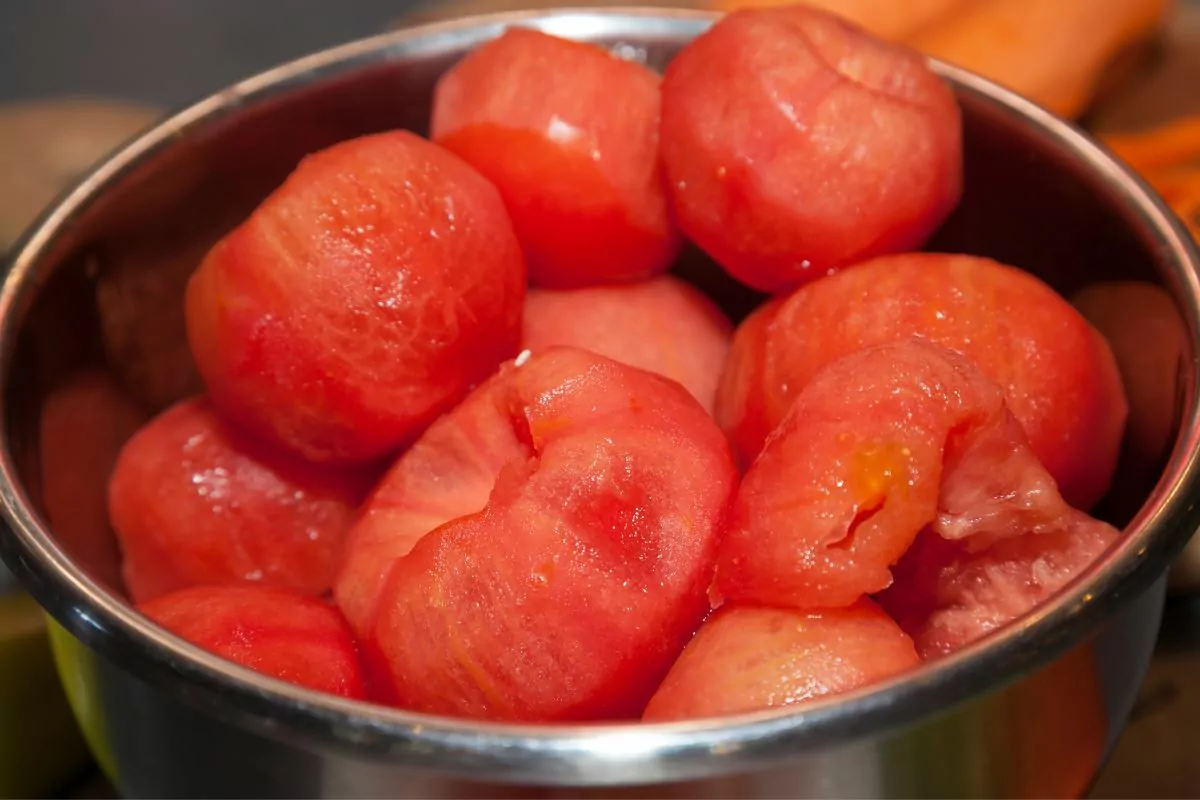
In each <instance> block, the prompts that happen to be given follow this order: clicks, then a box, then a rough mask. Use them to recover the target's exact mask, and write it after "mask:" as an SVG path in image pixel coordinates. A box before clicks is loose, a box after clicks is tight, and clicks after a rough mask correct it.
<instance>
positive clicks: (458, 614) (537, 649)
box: [371, 348, 737, 722]
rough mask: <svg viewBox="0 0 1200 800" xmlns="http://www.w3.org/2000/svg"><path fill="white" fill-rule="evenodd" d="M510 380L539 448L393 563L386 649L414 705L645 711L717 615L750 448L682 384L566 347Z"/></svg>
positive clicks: (565, 712)
mask: <svg viewBox="0 0 1200 800" xmlns="http://www.w3.org/2000/svg"><path fill="white" fill-rule="evenodd" d="M501 380H502V381H504V382H505V385H506V389H507V393H508V397H507V402H506V403H505V407H506V408H507V409H508V420H507V421H506V424H507V425H508V426H509V427H511V428H512V429H513V430H515V431H516V435H517V438H518V440H519V441H521V442H524V443H525V446H526V447H527V448H528V453H529V455H518V456H516V457H514V458H512V459H511V460H510V461H509V462H508V463H507V464H505V465H504V466H503V467H502V468H501V469H500V471H499V475H498V476H497V478H496V481H495V486H494V488H493V489H492V492H491V495H490V497H489V499H488V501H487V505H486V506H485V507H484V508H483V509H482V510H481V511H479V512H478V513H474V514H466V515H464V516H460V517H458V518H456V519H453V520H451V521H449V522H447V523H445V524H444V525H442V526H440V527H438V528H436V529H435V530H433V531H431V532H430V533H428V534H426V535H425V536H424V537H422V538H421V539H420V540H419V541H418V542H417V544H416V546H415V547H414V548H413V549H412V551H411V552H410V553H409V554H408V555H406V556H404V557H402V558H400V559H399V560H397V561H396V562H395V563H394V564H393V566H392V568H391V574H390V576H389V577H388V579H387V583H386V585H385V587H384V590H383V593H382V595H381V596H380V599H379V603H378V611H377V615H376V619H375V627H374V632H373V637H372V640H371V646H372V648H373V651H374V652H375V653H377V654H378V659H379V661H380V662H381V664H382V670H383V672H384V674H385V676H386V678H387V679H388V681H389V683H390V688H391V689H392V695H393V697H394V701H395V702H396V703H397V704H399V705H401V706H404V707H407V708H412V709H417V710H420V711H425V712H430V713H439V714H448V715H452V716H468V717H477V718H488V719H504V720H522V721H529V722H533V721H565V720H597V719H616V718H629V717H636V716H637V715H639V714H640V713H641V711H642V709H643V708H644V706H645V703H646V701H647V700H648V699H649V698H650V695H651V694H652V693H653V692H654V689H655V687H656V686H657V685H658V683H659V682H660V681H661V679H662V677H663V676H664V675H665V674H666V672H667V670H668V669H669V668H670V666H671V663H672V662H673V661H674V660H675V658H676V657H677V656H678V655H679V653H680V651H681V650H682V649H683V646H684V644H685V643H686V642H687V640H688V639H689V638H690V637H691V635H692V634H693V633H694V631H695V630H696V628H697V627H698V626H699V624H700V622H701V620H702V619H703V617H704V614H705V612H706V611H707V606H708V604H707V602H706V589H707V587H708V585H709V582H710V580H711V577H712V564H713V557H714V555H715V549H716V544H717V538H718V535H719V533H720V531H721V528H722V525H723V523H724V521H725V517H726V513H727V510H728V505H729V500H730V497H731V495H732V492H733V490H734V488H735V486H736V482H737V470H736V466H735V464H734V461H733V455H732V453H731V451H730V449H729V446H728V443H727V442H726V441H725V440H724V437H723V436H722V435H721V432H720V430H719V429H718V428H717V426H716V424H715V423H714V422H713V421H712V419H711V418H710V417H709V416H708V415H707V414H706V413H705V412H704V409H702V408H701V407H700V405H699V404H698V403H697V402H696V401H695V400H694V399H693V398H692V397H691V396H689V395H688V394H687V392H686V391H685V390H684V389H683V388H681V387H680V386H679V385H678V384H676V383H673V382H671V381H667V380H664V379H662V378H660V377H658V376H656V375H652V374H651V373H648V372H644V371H642V370H638V369H635V368H633V367H628V366H625V365H622V364H618V363H616V362H614V361H610V360H608V359H605V358H603V357H601V356H597V355H594V354H591V353H587V352H585V351H580V350H573V349H566V348H564V349H556V350H551V351H549V352H547V353H545V354H542V355H539V356H535V357H533V358H532V359H530V360H529V361H528V362H527V363H524V365H523V366H519V367H515V366H514V367H510V368H508V369H506V371H505V372H504V373H503V374H502V376H501ZM514 449H515V448H514ZM402 535H404V536H407V535H408V534H407V533H403V534H402Z"/></svg>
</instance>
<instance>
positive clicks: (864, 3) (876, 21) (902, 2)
mask: <svg viewBox="0 0 1200 800" xmlns="http://www.w3.org/2000/svg"><path fill="white" fill-rule="evenodd" d="M972 1H973V0H803V2H804V4H805V5H810V6H813V7H815V8H820V9H824V10H825V11H829V12H832V13H834V14H837V15H838V16H840V17H843V18H845V19H847V20H849V21H850V22H853V23H854V24H855V25H858V26H859V27H861V28H863V29H864V30H866V31H868V32H870V33H873V34H874V35H876V36H878V37H880V38H882V39H890V40H892V41H901V40H903V39H906V38H908V37H909V36H912V35H913V34H915V33H917V32H918V31H920V30H922V29H924V28H926V27H928V26H930V25H932V24H934V23H936V22H937V21H938V20H939V19H941V18H942V17H945V16H946V14H948V13H950V12H952V11H954V10H955V9H957V8H958V7H959V6H964V5H968V4H969V3H970V2H972ZM1034 1H1035V2H1040V1H1041V0H1034ZM795 3H796V0H709V3H708V5H709V6H710V7H711V8H714V9H717V10H719V11H736V10H737V9H741V8H762V7H764V6H777V5H793V4H795Z"/></svg>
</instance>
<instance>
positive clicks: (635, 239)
mask: <svg viewBox="0 0 1200 800" xmlns="http://www.w3.org/2000/svg"><path fill="white" fill-rule="evenodd" d="M659 83H660V81H659V77H658V76H657V75H656V74H655V73H654V72H652V71H651V70H649V69H647V68H646V67H644V66H642V65H640V64H635V63H633V62H630V61H625V60H622V59H620V58H618V57H616V56H614V55H612V54H611V53H609V52H608V51H606V50H603V49H601V48H600V47H597V46H595V45H591V44H583V43H580V42H572V41H567V40H565V39H559V38H556V37H553V36H549V35H547V34H544V33H539V32H537V31H533V30H523V29H513V30H510V31H508V32H507V33H505V34H504V35H503V36H501V37H500V38H499V39H496V40H495V41H492V42H490V43H488V44H485V45H483V46H482V47H480V48H478V49H477V50H475V51H474V52H472V53H471V54H470V55H468V56H467V57H466V58H464V59H463V60H462V61H461V62H459V64H458V65H457V66H455V67H454V68H452V69H451V70H450V71H449V72H447V73H446V75H445V76H443V78H442V79H441V80H440V81H439V82H438V85H437V89H436V91H435V95H434V104H433V124H432V130H433V138H434V140H435V141H437V142H438V143H439V144H442V145H444V146H445V147H447V148H449V149H451V150H453V151H454V152H455V153H458V154H459V155H460V156H462V157H463V158H464V159H466V160H467V161H468V162H469V163H470V164H471V165H472V166H474V167H475V168H476V169H478V170H479V171H480V172H482V173H483V174H484V175H486V176H487V177H488V178H489V179H491V181H492V182H493V183H495V184H496V187H497V188H499V190H500V193H501V194H502V195H503V196H504V200H505V203H506V205H507V206H508V210H509V213H510V214H511V215H512V220H513V225H514V226H515V228H516V231H517V235H518V237H519V238H520V240H521V244H522V246H523V247H524V249H525V256H526V258H527V259H528V262H529V275H530V279H531V280H532V281H533V282H534V283H535V284H537V285H540V286H548V287H556V288H574V287H579V286H586V285H591V284H597V283H609V282H613V281H625V280H630V279H635V278H645V277H649V276H651V275H654V274H656V273H659V272H663V271H665V270H666V269H667V268H668V267H669V266H670V265H671V262H672V261H673V260H674V259H675V256H676V255H677V254H678V252H679V248H680V245H681V242H682V238H681V236H680V234H679V232H678V230H677V228H676V226H675V223H674V221H673V219H672V217H671V214H670V211H669V209H668V203H667V192H666V186H665V184H664V182H663V178H662V170H661V168H660V165H659V148H658V124H659V109H660V105H661V95H660V92H659Z"/></svg>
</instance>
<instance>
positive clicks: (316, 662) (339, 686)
mask: <svg viewBox="0 0 1200 800" xmlns="http://www.w3.org/2000/svg"><path fill="white" fill-rule="evenodd" d="M138 610H139V611H141V612H142V613H143V614H145V615H146V616H147V617H149V618H150V619H152V620H154V621H155V622H157V623H158V624H159V625H161V626H163V627H164V628H166V629H167V630H169V631H171V632H172V633H174V634H176V635H177V636H180V637H181V638H184V639H187V640H188V641H189V642H191V643H192V644H194V645H196V646H198V647H202V648H204V649H205V650H208V651H209V652H211V653H215V654H216V655H218V656H221V657H222V658H225V659H228V660H229V661H233V662H235V663H237V664H240V665H242V666H243V667H248V668H249V669H252V670H255V671H256V672H261V673H263V674H264V675H270V676H271V677H273V678H279V679H280V680H284V681H288V682H289V683H294V684H297V685H298V686H304V687H307V688H309V689H316V690H317V691H319V692H327V693H329V694H335V695H341V696H342V697H349V698H354V699H365V698H366V689H365V687H364V680H363V673H362V667H361V665H360V664H359V658H358V646H357V645H356V644H355V642H354V637H353V636H352V635H351V633H350V628H349V627H347V626H346V622H345V620H343V619H342V618H341V616H340V615H339V614H338V612H337V609H335V608H334V607H333V606H331V605H329V604H328V603H326V602H325V601H323V600H318V599H317V598H315V597H307V596H305V595H300V594H295V593H292V592H289V591H286V590H284V589H276V588H272V587H268V586H195V587H192V588H190V589H183V590H180V591H178V592H173V593H171V594H168V595H163V596H162V597H159V598H157V599H155V600H151V601H150V602H149V603H143V604H142V605H140V606H139V607H138Z"/></svg>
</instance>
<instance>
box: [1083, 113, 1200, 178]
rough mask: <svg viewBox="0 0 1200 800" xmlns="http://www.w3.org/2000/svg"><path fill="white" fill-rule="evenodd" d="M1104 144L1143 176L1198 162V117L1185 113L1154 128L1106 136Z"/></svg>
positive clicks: (1199, 118)
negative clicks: (1143, 174)
mask: <svg viewBox="0 0 1200 800" xmlns="http://www.w3.org/2000/svg"><path fill="white" fill-rule="evenodd" d="M1103 138H1104V141H1105V143H1106V144H1107V145H1108V146H1109V147H1110V148H1111V149H1112V151H1113V152H1114V153H1116V154H1117V155H1118V156H1120V157H1121V158H1123V159H1125V161H1126V162H1127V163H1128V164H1129V165H1130V166H1131V167H1133V168H1134V169H1136V170H1139V171H1140V172H1143V173H1149V172H1153V171H1155V170H1161V169H1165V168H1168V167H1176V166H1180V165H1183V164H1187V163H1190V162H1193V161H1197V160H1200V114H1189V115H1187V116H1184V117H1179V118H1178V119H1175V120H1172V121H1171V122H1168V123H1166V124H1164V125H1160V126H1159V127H1157V128H1151V129H1150V130H1146V131H1138V132H1136V133H1120V134H1109V135H1107V136H1104V137H1103Z"/></svg>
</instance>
